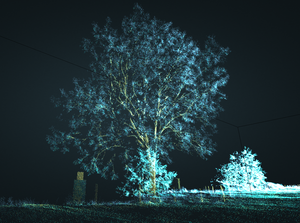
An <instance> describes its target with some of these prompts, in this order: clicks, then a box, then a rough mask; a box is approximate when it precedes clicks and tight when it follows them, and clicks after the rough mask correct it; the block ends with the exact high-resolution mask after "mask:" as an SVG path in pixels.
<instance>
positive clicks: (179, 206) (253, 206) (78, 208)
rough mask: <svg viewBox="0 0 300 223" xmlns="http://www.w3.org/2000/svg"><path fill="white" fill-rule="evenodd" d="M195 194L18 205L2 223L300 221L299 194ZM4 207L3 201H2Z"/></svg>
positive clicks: (0, 215)
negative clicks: (143, 198) (121, 200)
mask: <svg viewBox="0 0 300 223" xmlns="http://www.w3.org/2000/svg"><path fill="white" fill-rule="evenodd" d="M284 196H285V195H284V194H282V198H274V199H273V198H268V199H263V198H245V197H234V198H232V197H224V196H210V195H209V194H201V195H197V196H196V195H195V196H193V197H189V198H188V199H181V198H180V199H178V198H177V199H176V202H175V201H174V200H173V199H169V200H164V201H162V202H161V203H159V201H157V202H158V203H157V202H155V203H153V202H151V201H149V200H143V201H142V203H139V202H138V200H134V201H131V202H127V203H121V202H119V201H115V202H110V203H101V204H95V203H89V204H86V203H83V204H75V203H69V202H67V203H66V204H65V205H61V206H60V205H50V204H33V203H32V202H29V203H24V202H23V203H21V202H19V203H16V204H15V205H12V204H10V205H3V204H2V206H0V222H11V223H14V222H47V223H48V222H49V223H50V222H57V223H58V222H73V223H75V222H128V223H129V222H152V223H153V222H166V223H167V222H170V223H171V222H193V223H194V222H298V223H299V222H300V199H299V197H300V194H297V196H296V195H295V196H294V197H292V198H289V199H287V198H283V197H284ZM0 204H1V199H0Z"/></svg>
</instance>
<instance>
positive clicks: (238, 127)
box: [0, 36, 300, 150]
mask: <svg viewBox="0 0 300 223" xmlns="http://www.w3.org/2000/svg"><path fill="white" fill-rule="evenodd" d="M0 37H1V38H3V39H6V40H9V41H11V42H14V43H17V44H20V45H22V46H25V47H27V48H29V49H32V50H35V51H38V52H40V53H43V54H46V55H48V56H50V57H53V58H55V59H58V60H61V61H64V62H66V63H69V64H72V65H74V66H77V67H80V68H82V69H84V70H87V71H90V72H93V71H91V70H89V69H87V68H84V67H82V66H79V65H77V64H74V63H72V62H69V61H67V60H64V59H61V58H59V57H56V56H53V55H51V54H49V53H45V52H43V51H40V50H38V49H35V48H33V47H30V46H27V45H25V44H22V43H19V42H17V41H14V40H11V39H9V38H6V37H4V36H0ZM299 115H300V114H295V115H289V116H285V117H281V118H275V119H271V120H267V121H261V122H255V123H252V124H247V125H241V126H236V125H233V124H230V123H228V122H225V121H222V120H220V119H218V118H216V120H218V121H220V122H224V123H226V124H228V125H231V126H234V127H236V128H237V129H238V134H239V139H240V143H241V148H242V150H243V146H242V139H241V135H240V127H245V126H249V125H255V124H261V123H264V122H272V121H275V120H279V119H284V118H290V117H295V116H299Z"/></svg>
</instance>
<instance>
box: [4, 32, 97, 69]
mask: <svg viewBox="0 0 300 223" xmlns="http://www.w3.org/2000/svg"><path fill="white" fill-rule="evenodd" d="M0 37H1V38H3V39H6V40H9V41H11V42H14V43H17V44H20V45H22V46H25V47H27V48H29V49H32V50H35V51H37V52H40V53H43V54H46V55H47V56H50V57H53V58H55V59H58V60H61V61H64V62H66V63H69V64H72V65H74V66H77V67H80V68H82V69H84V70H87V71H90V72H93V71H91V70H89V69H87V68H85V67H82V66H79V65H77V64H74V63H72V62H70V61H67V60H64V59H61V58H59V57H56V56H53V55H51V54H49V53H45V52H43V51H41V50H38V49H35V48H33V47H30V46H27V45H25V44H23V43H19V42H17V41H14V40H11V39H9V38H6V37H4V36H0Z"/></svg>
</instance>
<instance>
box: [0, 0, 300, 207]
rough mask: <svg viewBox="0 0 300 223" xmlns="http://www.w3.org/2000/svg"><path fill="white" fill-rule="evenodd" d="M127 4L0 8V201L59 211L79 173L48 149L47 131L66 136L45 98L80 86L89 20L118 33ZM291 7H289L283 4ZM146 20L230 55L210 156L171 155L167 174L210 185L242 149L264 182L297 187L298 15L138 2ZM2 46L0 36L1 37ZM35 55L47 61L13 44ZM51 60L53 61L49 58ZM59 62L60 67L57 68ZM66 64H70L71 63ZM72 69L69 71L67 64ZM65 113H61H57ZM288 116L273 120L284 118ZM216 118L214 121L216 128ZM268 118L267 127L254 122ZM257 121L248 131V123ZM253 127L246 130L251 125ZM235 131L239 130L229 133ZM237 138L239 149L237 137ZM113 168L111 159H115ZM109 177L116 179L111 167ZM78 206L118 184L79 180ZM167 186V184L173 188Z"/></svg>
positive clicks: (265, 8) (254, 7) (252, 6)
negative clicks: (210, 39) (83, 189)
mask: <svg viewBox="0 0 300 223" xmlns="http://www.w3.org/2000/svg"><path fill="white" fill-rule="evenodd" d="M135 2H136V1H114V0H110V1H76V3H74V2H70V3H67V2H65V1H63V2H62V1H47V2H46V1H5V3H2V5H1V7H0V16H1V30H0V37H1V38H0V55H1V60H0V61H1V94H0V95H1V117H2V122H1V150H0V170H1V177H0V198H1V197H5V198H6V199H7V198H9V197H12V198H13V200H19V199H20V200H24V199H26V198H31V199H34V201H36V202H43V201H46V200H48V202H49V203H52V204H54V203H55V204H61V203H62V202H64V199H65V198H66V197H67V196H68V195H71V193H72V189H73V183H74V180H75V179H76V174H77V171H81V169H80V167H79V166H78V165H77V166H75V165H74V164H73V161H74V160H76V159H77V158H78V155H77V149H76V148H74V147H72V148H71V150H70V152H69V153H66V154H65V155H64V154H62V153H61V152H53V151H51V150H50V146H49V144H48V143H47V142H46V139H45V138H46V135H51V134H52V132H51V131H50V130H49V128H50V126H52V125H53V126H54V127H55V128H56V129H58V130H60V131H65V132H66V131H69V127H68V126H67V125H65V124H62V122H60V121H59V120H58V119H56V116H57V115H59V114H60V113H61V112H62V107H59V108H55V107H54V105H53V104H52V103H51V101H50V96H52V95H53V96H55V97H60V96H61V94H60V91H59V89H60V88H63V89H65V91H66V92H69V91H70V90H74V84H73V77H76V78H79V79H82V78H85V77H86V79H87V78H88V77H89V76H90V72H89V71H87V70H85V69H83V68H86V69H89V64H90V63H91V62H92V61H93V58H92V56H91V55H90V54H88V53H86V54H84V53H83V50H82V48H81V47H80V46H79V45H81V41H82V38H88V39H93V36H92V34H91V32H92V28H93V27H92V22H93V21H96V22H97V23H98V25H99V27H100V28H103V26H104V25H105V22H106V17H107V16H109V17H110V18H111V20H112V27H113V28H114V29H118V32H119V33H121V22H122V19H123V17H124V16H127V17H128V16H130V14H132V13H133V6H134V3H135ZM291 2H292V1H291ZM138 3H139V5H140V6H141V7H142V8H143V9H144V11H145V12H146V13H149V14H150V18H153V16H155V17H156V18H157V19H159V20H162V21H165V22H172V23H173V26H175V27H178V28H179V29H180V31H186V33H187V36H191V37H192V38H193V40H195V41H197V42H198V43H199V47H200V49H204V42H205V40H207V36H209V35H215V40H216V41H217V43H219V44H220V45H221V46H222V47H229V48H230V50H231V53H230V54H229V56H227V59H226V62H225V63H224V64H221V65H220V66H222V67H225V68H226V70H227V72H228V74H229V75H230V79H229V81H228V84H227V85H226V86H225V87H224V88H221V91H222V92H224V93H225V94H226V95H227V100H222V101H221V107H223V108H224V110H225V111H224V112H221V113H220V115H219V116H218V120H216V121H214V123H216V124H217V129H218V133H217V134H215V135H214V136H213V137H212V139H213V140H214V142H216V143H217V145H218V146H217V147H216V149H217V152H215V153H213V155H212V156H207V158H208V160H203V159H201V158H200V157H199V156H196V155H195V156H191V155H189V154H186V153H183V152H179V151H175V152H171V153H170V154H171V159H172V161H173V163H172V164H170V165H168V167H167V169H168V170H169V171H176V172H177V173H178V177H179V178H180V183H181V186H183V187H185V188H187V189H199V188H202V189H203V188H204V187H205V186H208V185H210V180H211V179H212V178H213V177H214V176H215V175H216V174H217V171H216V170H215V168H220V165H221V164H226V163H228V162H229V155H230V154H232V153H233V152H235V151H241V150H242V149H243V148H244V146H246V147H247V148H248V147H249V148H250V149H251V150H252V152H253V153H256V154H257V157H256V158H257V159H258V160H259V161H260V162H261V163H262V165H261V166H262V168H263V170H264V171H266V177H267V181H270V182H275V183H280V184H283V185H295V184H300V180H299V144H298V137H299V123H300V116H299V114H300V109H299V93H298V92H299V78H298V76H299V68H298V65H299V32H298V31H299V27H298V24H299V16H298V15H299V13H298V12H297V11H296V3H295V4H291V3H288V2H285V3H284V4H281V3H280V2H272V4H264V3H261V2H260V3H254V2H252V1H251V2H248V3H245V2H244V1H236V2H234V3H227V1H192V3H189V2H188V1H178V2H177V3H176V2H173V1H148V2H147V3H145V1H138ZM3 37H5V38H8V39H5V38H3ZM10 40H13V41H17V42H19V43H22V44H24V45H26V46H30V47H32V48H34V49H38V50H40V51H42V52H45V53H47V54H49V55H46V54H43V53H41V52H38V51H35V50H33V49H30V48H28V47H25V46H22V45H20V44H18V43H16V42H13V41H10ZM50 55H53V56H56V57H58V58H54V57H52V56H50ZM63 60H66V61H68V62H71V63H72V64H71V63H68V62H66V61H63ZM74 64H75V65H74ZM76 65H77V66H76ZM64 114H65V113H64ZM292 115H298V116H293V117H289V118H284V119H279V118H283V117H287V116H292ZM70 117H71V116H70ZM219 120H222V121H224V122H226V123H224V122H222V121H219ZM267 120H273V121H270V122H263V123H259V122H262V121H267ZM256 123H257V124H256ZM250 124H253V125H250ZM238 127H240V128H238ZM238 131H239V132H240V136H241V141H242V146H243V148H241V143H240V139H239V132H238ZM116 161H118V159H117V160H116ZM115 170H116V171H117V172H118V174H119V175H122V174H123V175H124V173H125V172H124V171H123V167H122V166H121V165H120V163H115ZM85 179H86V180H87V197H86V198H87V200H91V199H93V198H94V187H95V184H96V183H97V184H98V185H99V192H98V193H99V194H98V200H99V201H112V200H117V199H118V200H121V198H120V195H119V194H117V193H116V192H115V190H116V187H117V186H122V184H121V181H123V182H124V181H125V178H124V177H122V178H121V180H118V181H111V180H110V179H108V180H105V179H103V178H101V177H100V175H97V174H95V175H92V176H89V177H88V176H87V173H85ZM176 182H177V180H176V181H174V182H173V185H172V187H173V186H175V187H177V185H176Z"/></svg>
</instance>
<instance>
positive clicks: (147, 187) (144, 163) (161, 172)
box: [117, 148, 177, 200]
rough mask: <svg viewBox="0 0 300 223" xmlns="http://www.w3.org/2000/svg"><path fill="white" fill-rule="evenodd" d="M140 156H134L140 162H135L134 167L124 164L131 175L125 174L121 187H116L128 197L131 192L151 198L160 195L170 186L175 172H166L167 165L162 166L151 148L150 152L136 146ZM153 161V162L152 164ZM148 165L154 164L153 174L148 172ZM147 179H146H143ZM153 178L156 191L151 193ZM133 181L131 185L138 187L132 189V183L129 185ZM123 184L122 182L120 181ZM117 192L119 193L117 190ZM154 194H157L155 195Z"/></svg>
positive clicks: (175, 174)
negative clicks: (124, 180) (124, 181)
mask: <svg viewBox="0 0 300 223" xmlns="http://www.w3.org/2000/svg"><path fill="white" fill-rule="evenodd" d="M138 151H139V155H140V157H137V156H135V158H137V160H139V161H140V162H139V163H138V164H137V167H136V168H129V167H128V166H127V165H126V166H125V170H127V172H128V171H130V172H131V177H130V176H128V175H126V176H125V177H126V178H127V182H126V184H125V185H124V187H123V188H120V187H118V188H117V189H118V190H121V191H123V192H124V195H125V196H126V197H128V196H129V195H130V194H131V192H132V193H133V195H134V196H136V197H137V196H143V197H144V196H147V195H149V196H150V197H152V198H153V200H155V199H157V198H159V197H160V194H161V193H162V192H163V191H166V190H168V189H169V188H170V185H171V184H172V182H173V179H174V178H175V177H176V176H177V173H175V172H167V171H166V167H167V165H164V166H162V165H161V163H160V162H159V154H158V153H155V152H154V151H153V150H151V154H150V152H149V150H148V151H145V150H143V149H141V148H138ZM154 163H155V164H154ZM150 165H155V167H153V169H155V170H156V171H154V174H155V176H154V174H153V173H152V172H149V169H150ZM144 179H148V180H144ZM153 179H154V181H155V183H156V184H155V191H156V193H155V194H153V190H152V188H153V185H152V182H153ZM129 181H130V182H132V183H133V185H137V186H138V187H139V189H138V190H137V189H134V186H133V185H129V183H130V182H129ZM122 184H123V183H122ZM117 193H119V192H118V191H117ZM156 194H157V195H158V196H156Z"/></svg>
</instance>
